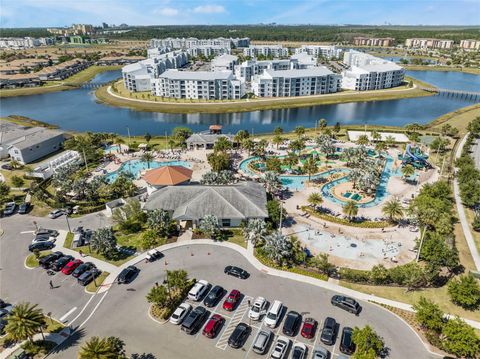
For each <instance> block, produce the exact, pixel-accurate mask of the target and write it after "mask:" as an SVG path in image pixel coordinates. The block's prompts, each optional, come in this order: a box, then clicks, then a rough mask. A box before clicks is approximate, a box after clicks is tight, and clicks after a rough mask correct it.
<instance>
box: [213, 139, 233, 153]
mask: <svg viewBox="0 0 480 359" xmlns="http://www.w3.org/2000/svg"><path fill="white" fill-rule="evenodd" d="M231 148H232V143H231V142H230V141H229V140H228V139H227V138H226V137H220V138H219V139H218V141H217V142H215V145H214V146H213V149H214V150H215V151H220V152H224V151H228V150H229V149H231Z"/></svg>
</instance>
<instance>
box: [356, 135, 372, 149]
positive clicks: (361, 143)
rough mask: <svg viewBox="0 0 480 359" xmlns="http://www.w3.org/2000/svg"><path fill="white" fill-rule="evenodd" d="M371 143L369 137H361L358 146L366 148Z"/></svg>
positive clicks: (358, 139)
mask: <svg viewBox="0 0 480 359" xmlns="http://www.w3.org/2000/svg"><path fill="white" fill-rule="evenodd" d="M369 142H370V140H369V139H368V136H367V135H360V136H358V138H357V145H359V146H366V145H368V143H369Z"/></svg>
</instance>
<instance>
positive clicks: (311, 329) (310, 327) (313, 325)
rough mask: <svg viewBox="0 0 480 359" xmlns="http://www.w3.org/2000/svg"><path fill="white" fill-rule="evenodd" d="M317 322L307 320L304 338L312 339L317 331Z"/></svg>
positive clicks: (303, 333)
mask: <svg viewBox="0 0 480 359" xmlns="http://www.w3.org/2000/svg"><path fill="white" fill-rule="evenodd" d="M317 324H318V323H317V321H316V320H315V319H313V318H306V319H305V322H304V323H303V327H302V337H304V338H307V339H312V338H313V337H314V336H315V331H316V330H317Z"/></svg>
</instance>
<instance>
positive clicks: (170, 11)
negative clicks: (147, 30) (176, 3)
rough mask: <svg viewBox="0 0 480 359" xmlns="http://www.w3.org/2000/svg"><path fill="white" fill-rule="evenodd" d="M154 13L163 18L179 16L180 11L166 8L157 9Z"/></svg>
mask: <svg viewBox="0 0 480 359" xmlns="http://www.w3.org/2000/svg"><path fill="white" fill-rule="evenodd" d="M154 13H155V14H158V15H163V16H177V15H178V10H177V9H175V8H173V7H164V8H161V9H156V10H155V11H154Z"/></svg>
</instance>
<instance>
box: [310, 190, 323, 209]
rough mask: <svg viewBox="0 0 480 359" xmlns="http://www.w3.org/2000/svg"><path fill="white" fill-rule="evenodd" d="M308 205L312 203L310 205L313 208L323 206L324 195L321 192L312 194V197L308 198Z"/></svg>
mask: <svg viewBox="0 0 480 359" xmlns="http://www.w3.org/2000/svg"><path fill="white" fill-rule="evenodd" d="M308 203H310V205H311V206H312V207H313V208H316V207H318V206H319V205H321V204H322V203H323V197H322V194H321V193H320V192H312V193H310V195H309V196H308Z"/></svg>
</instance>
